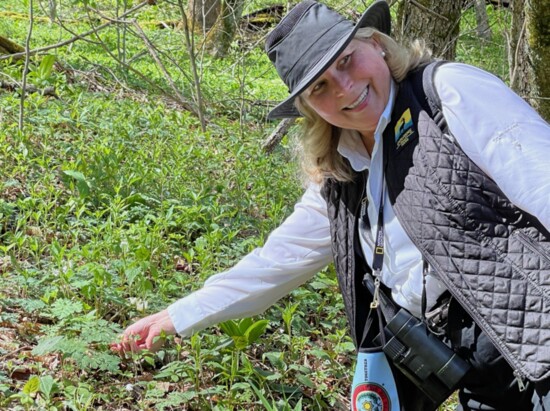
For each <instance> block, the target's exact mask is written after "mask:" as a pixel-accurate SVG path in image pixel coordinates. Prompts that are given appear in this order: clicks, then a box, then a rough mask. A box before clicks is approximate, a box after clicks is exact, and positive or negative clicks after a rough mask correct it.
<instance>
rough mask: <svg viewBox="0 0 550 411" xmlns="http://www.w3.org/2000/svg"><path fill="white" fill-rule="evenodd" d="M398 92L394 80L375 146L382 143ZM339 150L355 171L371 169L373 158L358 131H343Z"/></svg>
mask: <svg viewBox="0 0 550 411" xmlns="http://www.w3.org/2000/svg"><path fill="white" fill-rule="evenodd" d="M396 91H397V86H396V84H395V81H394V80H393V78H392V79H391V84H390V95H389V98H388V104H386V107H385V108H384V111H383V112H382V115H381V116H380V119H379V120H378V124H377V126H376V130H375V131H374V142H375V144H377V143H378V142H379V141H380V139H381V137H382V133H383V132H384V130H385V129H386V126H387V125H388V123H389V122H390V119H391V114H392V111H393V104H394V100H395V94H396ZM337 150H338V153H340V155H342V157H344V158H346V159H347V160H348V161H349V163H350V165H351V168H353V169H354V170H355V171H358V172H359V171H363V170H366V169H367V168H369V167H370V162H371V158H370V156H369V153H368V152H367V149H366V148H365V145H364V144H363V140H362V139H361V135H360V134H359V132H358V131H356V130H350V129H342V133H341V135H340V141H339V142H338V148H337Z"/></svg>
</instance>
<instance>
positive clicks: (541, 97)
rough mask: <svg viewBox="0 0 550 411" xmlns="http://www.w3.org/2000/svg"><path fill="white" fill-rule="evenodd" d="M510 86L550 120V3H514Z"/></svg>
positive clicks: (537, 0)
mask: <svg viewBox="0 0 550 411" xmlns="http://www.w3.org/2000/svg"><path fill="white" fill-rule="evenodd" d="M511 7H512V29H511V35H510V48H509V63H510V86H511V87H512V88H513V89H514V91H516V92H517V93H518V94H519V95H520V96H522V97H524V98H525V99H526V100H527V101H528V102H529V103H530V104H531V105H532V106H533V107H534V108H535V109H537V110H538V112H539V113H540V114H541V116H542V117H544V118H545V119H546V120H547V121H550V0H530V1H525V0H514V1H513V2H512V3H511Z"/></svg>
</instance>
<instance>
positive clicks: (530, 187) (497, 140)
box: [434, 63, 550, 230]
mask: <svg viewBox="0 0 550 411" xmlns="http://www.w3.org/2000/svg"><path fill="white" fill-rule="evenodd" d="M434 80H435V87H436V90H437V92H438V94H439V96H440V98H441V105H442V110H443V115H444V116H445V119H446V120H447V124H448V125H449V129H450V131H451V132H452V134H453V135H454V136H455V138H456V140H457V142H458V144H459V145H460V146H461V148H462V149H463V150H464V152H465V153H466V155H468V157H470V159H471V160H472V161H473V162H474V163H476V165H477V166H478V167H480V168H481V169H482V170H483V171H484V172H485V173H486V174H487V175H488V176H489V177H491V178H492V179H493V180H494V181H495V182H496V183H497V184H498V186H499V187H500V189H501V190H502V191H503V192H504V194H505V195H506V196H507V197H508V198H509V199H510V201H511V202H512V203H514V204H515V205H516V206H517V207H519V208H521V209H523V210H525V211H527V212H528V213H530V214H532V215H534V216H536V217H537V218H538V219H539V221H540V222H541V223H542V224H543V225H544V226H545V227H546V229H548V230H550V178H549V177H548V173H549V170H550V126H549V125H548V123H546V122H545V121H544V120H543V119H542V118H541V117H540V116H539V114H538V113H537V112H536V111H535V110H534V109H533V108H532V107H531V106H529V104H527V103H526V102H525V101H524V100H523V99H522V98H520V97H519V96H518V95H517V94H515V93H514V92H513V91H512V90H511V89H510V88H508V87H507V86H506V85H505V84H504V83H503V82H502V81H501V80H500V79H498V78H497V77H496V76H494V75H492V74H490V73H487V72H485V71H483V70H481V69H478V68H476V67H472V66H468V65H465V64H460V63H448V64H444V65H442V66H441V67H440V68H439V69H438V70H437V72H436V75H435V79H434Z"/></svg>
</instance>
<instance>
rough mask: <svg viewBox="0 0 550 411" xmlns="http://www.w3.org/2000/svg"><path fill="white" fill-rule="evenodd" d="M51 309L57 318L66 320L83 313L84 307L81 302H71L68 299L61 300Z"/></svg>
mask: <svg viewBox="0 0 550 411" xmlns="http://www.w3.org/2000/svg"><path fill="white" fill-rule="evenodd" d="M51 309H52V314H53V315H54V316H55V317H56V318H59V319H65V318H68V317H72V316H74V315H75V314H79V313H81V312H82V310H83V309H84V306H83V305H82V302H80V301H71V300H69V299H67V298H60V299H59V300H56V301H55V302H54V303H53V304H52V307H51Z"/></svg>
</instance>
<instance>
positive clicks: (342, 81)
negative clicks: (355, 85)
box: [334, 72, 352, 97]
mask: <svg viewBox="0 0 550 411" xmlns="http://www.w3.org/2000/svg"><path fill="white" fill-rule="evenodd" d="M351 84H352V81H351V79H350V77H349V76H348V75H347V74H346V73H342V72H338V73H336V74H334V85H335V87H334V91H335V94H336V97H342V96H344V95H345V93H346V92H347V91H348V90H349V89H350V88H351Z"/></svg>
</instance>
